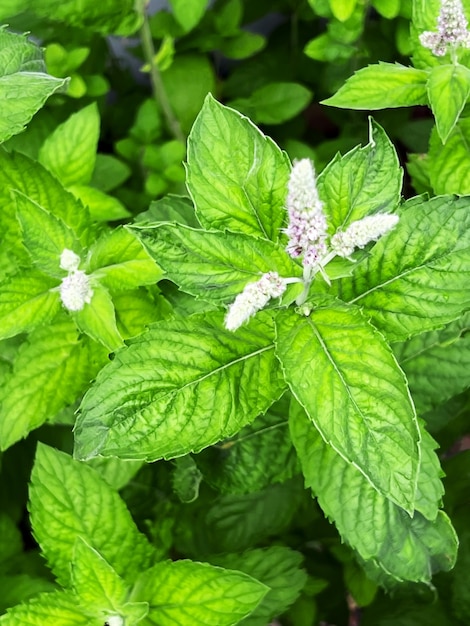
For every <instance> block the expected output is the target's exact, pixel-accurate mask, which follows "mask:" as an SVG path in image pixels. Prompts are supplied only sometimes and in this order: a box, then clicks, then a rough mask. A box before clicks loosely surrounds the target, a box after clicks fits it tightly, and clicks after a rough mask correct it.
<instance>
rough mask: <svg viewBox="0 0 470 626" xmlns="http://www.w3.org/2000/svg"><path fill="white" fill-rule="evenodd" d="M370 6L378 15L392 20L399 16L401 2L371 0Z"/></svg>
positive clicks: (396, 0)
mask: <svg viewBox="0 0 470 626" xmlns="http://www.w3.org/2000/svg"><path fill="white" fill-rule="evenodd" d="M372 5H373V6H374V8H375V9H376V11H377V12H378V13H380V15H383V16H384V17H386V18H387V19H388V20H393V19H394V18H395V17H397V15H399V14H400V8H401V0H372Z"/></svg>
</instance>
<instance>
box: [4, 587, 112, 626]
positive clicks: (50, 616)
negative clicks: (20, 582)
mask: <svg viewBox="0 0 470 626" xmlns="http://www.w3.org/2000/svg"><path fill="white" fill-rule="evenodd" d="M19 624H21V626H58V624H60V626H103V620H102V619H101V618H100V617H99V616H96V617H92V616H91V615H90V614H89V613H88V611H86V610H84V609H83V607H80V606H79V604H78V603H77V600H76V598H75V597H74V596H73V595H72V594H71V593H70V592H65V591H56V592H55V593H42V594H41V595H39V596H36V597H35V598H33V599H32V600H29V601H28V602H25V603H24V604H18V605H17V606H15V607H13V608H12V609H9V610H8V612H7V613H6V614H5V615H2V616H1V617H0V625H1V626H19Z"/></svg>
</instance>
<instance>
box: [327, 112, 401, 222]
mask: <svg viewBox="0 0 470 626" xmlns="http://www.w3.org/2000/svg"><path fill="white" fill-rule="evenodd" d="M369 134H370V139H369V143H368V144H367V145H366V146H364V147H363V148H361V147H357V148H354V149H353V150H351V151H350V152H348V153H347V154H346V155H345V156H343V157H342V156H341V155H339V154H338V155H337V156H336V157H335V158H334V159H333V160H332V161H331V163H329V164H328V165H327V166H326V168H325V169H324V170H323V172H322V173H321V175H320V176H319V177H318V192H319V194H320V198H321V199H322V200H323V202H324V203H325V212H326V213H327V215H328V221H329V226H330V230H331V232H335V231H336V229H337V228H344V227H345V226H347V225H348V224H350V223H351V222H354V221H356V220H360V219H362V218H363V217H365V216H366V215H369V214H372V213H378V212H381V213H387V212H389V211H392V210H393V209H395V207H396V206H397V204H398V203H399V201H400V192H401V186H402V178H403V172H402V170H401V167H400V165H399V162H398V157H397V153H396V151H395V148H394V147H393V144H392V143H391V141H390V139H389V138H388V137H387V135H386V134H385V132H384V130H383V129H382V128H381V126H379V125H378V124H376V123H375V122H374V121H373V120H372V119H371V120H370V128H369Z"/></svg>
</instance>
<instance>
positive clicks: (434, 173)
mask: <svg viewBox="0 0 470 626" xmlns="http://www.w3.org/2000/svg"><path fill="white" fill-rule="evenodd" d="M469 146H470V118H464V119H461V120H459V122H458V124H457V125H456V126H455V128H454V130H453V131H452V132H451V134H450V135H449V138H448V139H447V141H446V143H445V145H442V141H441V139H440V137H439V135H438V134H437V132H436V130H435V129H434V130H433V132H432V133H431V139H430V142H429V154H428V163H429V176H430V179H431V185H432V188H433V189H434V193H435V194H447V193H455V194H458V195H462V196H463V195H468V194H470V148H469Z"/></svg>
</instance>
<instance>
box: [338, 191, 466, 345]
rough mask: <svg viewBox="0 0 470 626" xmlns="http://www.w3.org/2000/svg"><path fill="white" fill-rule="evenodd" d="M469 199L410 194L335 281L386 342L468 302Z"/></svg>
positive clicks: (439, 321)
mask: <svg viewBox="0 0 470 626" xmlns="http://www.w3.org/2000/svg"><path fill="white" fill-rule="evenodd" d="M469 209H470V199H468V198H453V197H450V196H441V197H437V198H432V199H431V200H426V199H424V198H422V197H421V198H420V197H418V198H414V199H411V200H409V201H408V202H405V204H403V205H402V207H401V209H400V210H399V211H398V214H399V216H400V221H399V222H398V224H397V226H396V227H395V228H394V230H392V231H391V232H390V233H388V234H387V235H385V236H383V237H382V238H381V239H380V240H379V241H378V242H377V243H376V244H375V246H374V247H373V248H372V249H371V251H370V254H369V256H368V257H367V258H365V259H364V260H363V261H362V262H360V263H358V265H357V266H356V268H355V271H354V275H353V278H352V279H347V278H346V279H340V280H339V281H335V282H334V283H333V285H332V289H333V290H335V291H336V292H337V294H338V295H339V297H340V298H341V299H342V300H345V301H347V302H351V303H354V304H357V305H358V306H360V307H362V309H363V310H364V313H365V314H366V315H367V316H370V317H371V319H372V321H373V323H374V324H375V325H376V326H377V327H378V328H379V329H380V330H381V331H382V332H383V333H384V334H385V335H386V337H387V338H388V339H389V340H390V341H403V340H405V339H407V338H408V337H410V336H412V335H416V334H419V333H423V332H426V331H428V330H432V329H434V328H439V327H440V326H442V325H444V324H447V323H449V322H452V321H453V320H455V319H456V318H457V317H459V315H460V313H461V312H462V311H464V310H465V309H468V308H469V306H470V293H469V290H468V276H469V272H470V210H469Z"/></svg>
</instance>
